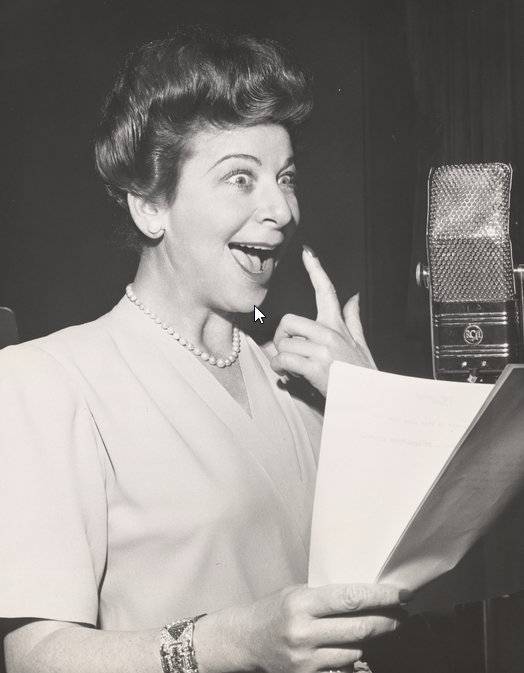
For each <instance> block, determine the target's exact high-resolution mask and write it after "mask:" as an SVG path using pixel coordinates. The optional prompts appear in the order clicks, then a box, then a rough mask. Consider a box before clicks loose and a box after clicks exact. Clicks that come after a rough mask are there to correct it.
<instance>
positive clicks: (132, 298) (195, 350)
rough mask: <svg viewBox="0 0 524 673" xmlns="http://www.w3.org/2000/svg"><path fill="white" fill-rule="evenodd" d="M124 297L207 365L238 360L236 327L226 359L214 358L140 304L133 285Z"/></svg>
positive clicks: (221, 365)
mask: <svg viewBox="0 0 524 673" xmlns="http://www.w3.org/2000/svg"><path fill="white" fill-rule="evenodd" d="M126 295H127V298H128V299H129V301H130V302H131V303H133V304H135V306H137V307H138V308H139V309H140V310H141V311H143V312H144V314H145V315H147V316H149V317H150V318H151V320H153V322H155V323H156V324H157V325H160V327H161V328H162V329H163V330H165V331H166V332H167V333H168V334H170V335H171V336H172V337H173V339H175V341H178V343H179V344H180V345H181V346H184V348H187V350H188V351H191V352H192V353H193V355H196V356H197V357H199V358H202V360H204V362H207V363H208V364H209V365H216V366H217V367H220V368H222V367H230V366H231V365H232V364H233V363H234V362H235V360H236V359H237V358H238V354H239V353H240V330H239V329H238V327H237V326H236V325H233V344H232V350H231V353H230V354H229V356H228V357H227V358H218V357H217V358H216V357H214V356H213V355H209V353H206V352H205V351H204V352H203V351H201V350H200V348H196V347H195V346H193V344H192V343H189V341H187V339H184V337H182V336H180V334H179V333H178V332H175V330H174V329H173V328H172V327H170V326H169V325H168V324H167V323H165V322H162V320H161V319H160V318H159V317H158V316H156V315H155V314H154V313H152V312H151V310H150V309H148V308H147V307H146V306H145V305H144V304H142V302H141V301H140V300H139V299H138V298H137V296H136V294H135V293H134V292H133V285H132V284H131V283H130V284H129V285H128V286H127V287H126Z"/></svg>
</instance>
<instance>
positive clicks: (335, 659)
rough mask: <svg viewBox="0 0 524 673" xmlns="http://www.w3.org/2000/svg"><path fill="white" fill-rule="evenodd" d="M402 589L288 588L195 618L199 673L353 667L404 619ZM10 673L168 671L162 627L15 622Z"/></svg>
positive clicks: (9, 639)
mask: <svg viewBox="0 0 524 673" xmlns="http://www.w3.org/2000/svg"><path fill="white" fill-rule="evenodd" d="M400 604H401V600H400V598H399V590H398V588H396V587H393V586H386V585H358V584H355V585H353V584H349V585H328V586H324V587H319V588H315V589H310V588H306V587H303V586H297V587H289V588H287V589H284V590H283V591H280V592H276V593H274V594H271V595H269V596H267V597H265V598H263V599H262V600H260V601H257V602H255V603H252V604H249V605H241V606H235V607H231V608H226V609H224V610H221V611H219V612H216V613H213V614H210V615H206V616H205V617H203V618H202V619H200V620H199V621H198V622H197V623H196V624H195V630H194V641H193V643H194V650H195V656H196V659H197V662H198V667H199V672H200V673H234V672H237V671H238V672H240V671H253V672H262V671H264V672H265V673H277V672H279V671H283V670H284V671H286V673H316V672H317V671H325V670H329V669H345V670H351V664H352V663H354V662H355V661H357V660H358V659H359V658H360V656H361V653H362V652H361V647H362V644H363V641H365V640H367V639H369V638H372V637H375V636H377V635H380V634H383V633H387V632H390V631H392V630H393V629H395V628H396V626H397V625H398V624H399V618H400V611H399V610H396V609H395V608H398V607H399V606H400ZM11 627H12V628H11V630H10V631H9V633H8V635H7V636H6V639H5V654H6V667H7V673H59V672H60V673H62V672H63V671H68V673H128V672H129V671H130V670H132V671H136V672H137V673H161V671H162V666H161V662H160V634H161V628H158V629H151V630H148V631H120V632H118V631H100V630H97V629H94V628H90V627H87V626H82V625H78V624H71V623H68V622H58V621H50V620H35V621H27V620H26V621H18V620H13V621H12V623H11Z"/></svg>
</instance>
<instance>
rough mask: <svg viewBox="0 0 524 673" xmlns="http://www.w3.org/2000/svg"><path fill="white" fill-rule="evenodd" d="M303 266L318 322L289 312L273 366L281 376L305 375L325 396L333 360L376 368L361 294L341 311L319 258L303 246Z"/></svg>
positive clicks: (278, 332)
mask: <svg viewBox="0 0 524 673" xmlns="http://www.w3.org/2000/svg"><path fill="white" fill-rule="evenodd" d="M302 259H303V262H304V266H305V267H306V270H307V271H308V273H309V277H310V278H311V282H312V284H313V287H314V288H315V296H316V301H317V319H316V320H310V319H309V318H304V317H302V316H298V315H293V314H291V313H288V314H287V315H285V316H284V317H283V318H282V320H281V321H280V324H279V326H278V327H277V330H276V332H275V337H274V343H275V346H276V348H277V350H278V355H276V356H275V357H274V358H273V360H272V361H271V367H272V368H273V369H274V371H275V372H276V373H277V374H279V375H285V374H292V375H293V376H304V377H305V378H306V379H307V380H308V381H309V382H310V383H311V384H312V385H313V386H315V388H317V390H319V391H320V392H321V393H322V394H323V395H324V396H325V395H326V393H327V384H328V376H329V367H330V366H331V364H332V362H333V361H334V360H340V361H341V362H347V363H349V364H354V365H359V366H360V367H368V368H370V369H376V365H375V362H374V361H373V357H372V355H371V353H370V351H369V348H368V346H367V344H366V340H365V338H364V332H363V329H362V324H361V322H360V315H359V301H358V295H355V296H354V297H351V299H349V301H348V302H347V303H346V305H345V306H344V309H343V310H341V308H340V303H339V301H338V298H337V293H336V290H335V288H334V286H333V283H332V282H331V280H330V279H329V277H328V275H327V274H326V272H325V271H324V269H323V268H322V266H321V264H320V261H319V259H318V257H317V256H316V255H315V254H314V253H313V251H312V250H311V249H310V248H308V247H306V246H304V252H303V253H302Z"/></svg>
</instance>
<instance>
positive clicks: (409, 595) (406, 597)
mask: <svg viewBox="0 0 524 673" xmlns="http://www.w3.org/2000/svg"><path fill="white" fill-rule="evenodd" d="M414 598H415V594H414V593H413V592H412V591H410V590H409V589H401V590H400V591H399V592H398V599H399V601H400V602H401V603H409V601H412V600H413V599H414Z"/></svg>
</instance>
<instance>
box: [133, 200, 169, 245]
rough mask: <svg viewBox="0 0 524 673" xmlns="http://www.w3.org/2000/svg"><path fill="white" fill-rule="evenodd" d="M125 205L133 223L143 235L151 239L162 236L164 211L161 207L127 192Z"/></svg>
mask: <svg viewBox="0 0 524 673" xmlns="http://www.w3.org/2000/svg"><path fill="white" fill-rule="evenodd" d="M127 205H128V206H129V211H130V213H131V217H132V218H133V221H134V223H135V224H136V226H137V227H138V228H139V229H140V231H141V232H142V233H143V234H144V235H145V236H147V237H148V238H152V239H157V238H160V237H161V236H163V234H164V229H165V226H164V215H165V212H164V210H163V209H162V208H159V207H158V206H156V205H155V204H154V203H151V202H150V201H146V199H143V198H141V197H139V196H134V195H133V194H129V193H128V195H127Z"/></svg>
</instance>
